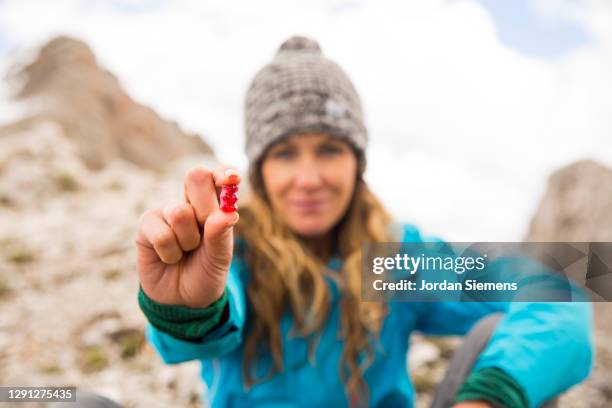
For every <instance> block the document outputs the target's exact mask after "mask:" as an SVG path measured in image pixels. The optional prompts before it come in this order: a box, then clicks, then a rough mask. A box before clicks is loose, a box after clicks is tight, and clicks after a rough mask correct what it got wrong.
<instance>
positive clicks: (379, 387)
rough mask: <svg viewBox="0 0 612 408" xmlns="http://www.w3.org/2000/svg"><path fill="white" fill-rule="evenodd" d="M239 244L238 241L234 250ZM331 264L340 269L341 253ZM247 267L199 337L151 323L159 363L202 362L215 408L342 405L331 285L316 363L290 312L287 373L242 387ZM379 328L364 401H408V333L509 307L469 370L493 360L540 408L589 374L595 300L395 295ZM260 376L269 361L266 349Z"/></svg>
mask: <svg viewBox="0 0 612 408" xmlns="http://www.w3.org/2000/svg"><path fill="white" fill-rule="evenodd" d="M425 240H429V239H428V238H423V237H422V236H421V234H420V232H419V230H418V229H417V228H416V227H415V226H414V225H411V224H407V225H404V226H403V242H423V241H425ZM238 247H239V245H237V248H238ZM329 266H330V267H331V268H332V269H336V270H339V268H340V266H341V261H340V260H339V259H337V258H335V259H333V260H332V261H331V262H330V264H329ZM248 275H249V271H248V267H247V265H246V263H245V261H244V259H243V257H241V256H240V254H239V252H238V251H236V253H235V255H234V259H233V261H232V264H231V268H230V271H229V275H228V282H227V290H228V294H229V296H228V305H229V306H228V307H229V316H228V318H227V320H226V321H225V322H224V323H223V324H222V325H220V326H219V327H217V328H215V329H214V330H213V331H212V332H210V333H208V334H207V335H206V336H205V337H204V339H203V340H202V341H201V342H199V343H196V342H190V341H184V340H181V339H178V338H175V337H173V336H171V335H169V334H167V333H164V332H162V331H160V330H157V329H156V328H155V327H153V326H152V325H151V324H150V323H148V324H147V327H146V330H145V334H146V337H147V339H148V340H149V342H150V343H152V344H153V346H154V347H155V349H156V350H157V352H158V353H159V355H160V356H161V358H162V359H163V361H164V362H166V363H168V364H176V363H181V362H185V361H191V360H199V361H200V362H201V375H202V379H203V380H204V382H205V383H206V384H207V390H206V393H205V395H204V399H205V401H206V402H207V403H210V405H211V406H212V407H243V406H266V407H306V406H307V407H317V406H320V407H323V406H326V407H327V406H338V407H341V406H348V405H349V402H348V401H347V397H346V395H345V392H344V387H343V384H342V381H341V379H340V376H339V370H338V368H339V361H340V356H341V352H342V347H343V343H342V339H341V338H339V335H338V333H339V322H340V319H339V317H340V316H339V302H338V295H339V294H338V291H337V290H336V288H335V287H334V286H333V285H332V287H331V289H332V290H331V292H332V308H331V312H330V316H329V319H328V321H327V324H326V325H325V327H324V329H323V332H322V335H321V339H320V342H319V343H318V347H317V348H316V351H315V358H314V361H309V360H308V345H307V342H306V341H305V340H304V339H302V338H300V337H297V336H295V335H292V333H291V330H290V329H291V326H292V321H291V316H290V315H287V316H285V318H284V319H282V321H281V328H282V345H283V359H284V367H285V369H284V371H283V372H282V373H279V374H276V375H275V376H274V377H273V378H271V379H270V380H267V381H265V382H262V383H258V384H256V385H254V386H252V388H250V389H248V390H247V389H246V388H245V386H244V384H243V381H242V369H241V364H242V356H243V341H244V336H245V322H246V320H247V314H248V312H249V311H248V302H247V299H246V294H245V293H246V292H245V285H246V281H247V279H248ZM389 308H390V310H389V314H388V316H387V318H386V320H385V322H384V324H383V327H382V331H381V335H380V347H379V349H378V351H377V352H376V359H375V361H374V362H373V363H372V365H370V366H369V368H368V369H367V370H366V372H365V373H364V378H365V380H366V382H367V383H368V386H369V391H370V405H371V406H381V407H394V406H402V407H412V406H414V396H415V390H414V387H413V385H412V383H411V381H410V378H409V376H408V367H407V363H406V361H407V358H406V357H407V354H408V349H409V338H410V333H412V332H413V331H414V330H418V331H420V332H422V333H425V334H432V335H462V334H465V333H467V332H468V331H469V330H470V328H471V327H472V326H473V325H474V323H475V322H476V321H478V320H479V319H480V318H482V317H483V316H486V315H487V314H490V313H493V312H499V311H501V312H505V316H504V318H503V320H502V321H501V322H500V323H499V324H498V326H497V328H496V329H495V331H494V333H493V336H492V338H491V340H490V341H489V343H488V345H487V347H486V348H485V350H484V351H483V353H482V354H481V356H480V358H479V359H478V361H477V363H476V365H475V367H474V369H473V371H477V370H480V369H482V368H486V367H496V368H499V369H501V370H503V371H504V372H506V373H507V374H509V375H510V376H511V377H512V378H513V379H514V380H516V381H517V382H518V383H519V384H520V385H521V386H522V387H523V389H524V390H525V391H526V394H527V396H528V399H529V404H530V406H531V407H537V406H539V405H540V404H542V403H543V402H545V401H546V400H548V399H550V398H551V397H553V396H555V395H558V394H559V393H561V392H563V391H564V390H566V389H568V388H569V387H571V386H572V385H574V384H577V383H579V382H580V381H582V380H583V379H585V378H586V377H587V376H588V374H589V372H590V370H591V366H592V361H593V339H592V332H593V330H592V307H591V304H590V303H588V302H583V303H562V302H555V303H543V302H541V303H526V302H521V303H506V302H488V303H485V302H419V303H417V302H391V303H390V304H389ZM256 364H257V365H256V370H257V372H258V373H260V374H264V373H266V372H267V369H268V368H269V366H270V365H271V364H272V362H271V359H270V358H266V357H263V358H261V359H260V360H259V361H258V362H257V363H256Z"/></svg>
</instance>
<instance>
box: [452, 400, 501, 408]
mask: <svg viewBox="0 0 612 408" xmlns="http://www.w3.org/2000/svg"><path fill="white" fill-rule="evenodd" d="M453 408H493V405H491V404H489V403H488V402H485V401H462V402H458V403H456V404H455V405H453Z"/></svg>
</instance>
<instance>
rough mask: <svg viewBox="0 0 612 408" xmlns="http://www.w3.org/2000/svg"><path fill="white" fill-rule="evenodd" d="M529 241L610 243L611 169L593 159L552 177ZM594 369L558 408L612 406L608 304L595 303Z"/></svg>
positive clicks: (611, 323) (611, 328)
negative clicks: (595, 349) (595, 348)
mask: <svg viewBox="0 0 612 408" xmlns="http://www.w3.org/2000/svg"><path fill="white" fill-rule="evenodd" d="M526 240H527V241H568V242H571V241H577V242H581V241H587V242H588V241H607V242H611V241H612V170H611V169H609V168H607V167H605V166H603V165H601V164H598V163H596V162H594V161H592V160H584V161H579V162H576V163H573V164H570V165H569V166H566V167H564V168H562V169H560V170H558V171H556V172H555V173H553V174H552V175H551V176H550V178H549V182H548V189H547V191H546V193H545V195H544V197H543V198H542V201H541V203H540V206H539V208H538V210H537V212H536V214H535V215H534V217H533V219H532V220H531V224H530V229H529V232H528V234H527V237H526ZM594 310H595V343H596V347H597V351H596V359H595V365H594V368H593V372H592V375H591V377H590V378H589V379H588V380H587V381H586V382H584V383H583V384H581V385H579V386H577V387H576V388H574V389H572V390H571V391H570V392H568V393H567V394H566V395H564V396H563V398H562V400H561V405H560V406H561V407H568V408H569V407H571V408H574V407H585V408H586V407H589V408H594V407H601V408H603V407H610V406H612V381H611V380H610V378H611V377H612V341H610V333H612V320H611V319H610V316H612V304H610V303H596V304H594Z"/></svg>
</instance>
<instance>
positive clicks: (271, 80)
mask: <svg viewBox="0 0 612 408" xmlns="http://www.w3.org/2000/svg"><path fill="white" fill-rule="evenodd" d="M245 131H246V154H247V157H248V158H249V176H250V178H251V180H252V181H253V180H254V179H255V177H256V172H257V168H258V166H259V161H260V160H261V159H262V156H263V154H264V152H265V151H266V149H267V148H268V147H270V145H272V144H273V143H274V142H277V141H279V140H281V139H283V138H285V137H288V136H291V135H297V134H301V133H306V132H322V133H326V134H329V135H330V136H335V137H338V138H341V139H343V140H346V141H347V142H349V143H350V144H351V145H352V146H353V148H354V149H355V151H356V152H357V154H358V157H359V160H360V166H361V168H360V171H363V170H364V168H365V154H364V151H365V148H366V145H367V141H368V135H367V130H366V127H365V125H364V121H363V112H362V108H361V102H360V100H359V95H358V94H357V91H356V90H355V87H354V86H353V84H352V83H351V80H350V79H349V77H348V76H347V75H346V74H345V73H344V71H343V70H342V69H341V68H340V67H339V66H338V65H337V64H336V63H335V62H333V61H331V60H329V59H327V58H325V57H324V56H323V55H322V52H321V48H320V47H319V45H318V44H317V42H316V41H314V40H312V39H310V38H307V37H302V36H293V37H291V38H289V39H288V40H286V41H285V42H283V44H282V45H281V46H280V48H279V49H278V52H277V53H276V56H275V57H274V59H273V60H272V61H271V62H270V63H269V64H268V65H266V66H264V67H263V68H262V69H261V70H260V71H259V72H258V73H257V74H256V75H255V77H254V78H253V81H252V82H251V85H250V86H249V88H248V91H247V95H246V102H245Z"/></svg>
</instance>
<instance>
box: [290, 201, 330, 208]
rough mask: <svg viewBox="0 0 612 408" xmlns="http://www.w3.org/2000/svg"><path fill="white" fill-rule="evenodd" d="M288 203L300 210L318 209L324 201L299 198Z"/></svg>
mask: <svg viewBox="0 0 612 408" xmlns="http://www.w3.org/2000/svg"><path fill="white" fill-rule="evenodd" d="M290 203H291V205H292V206H294V207H296V208H297V209H299V210H302V211H320V210H322V209H323V206H324V205H325V201H323V200H301V201H291V202H290Z"/></svg>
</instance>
